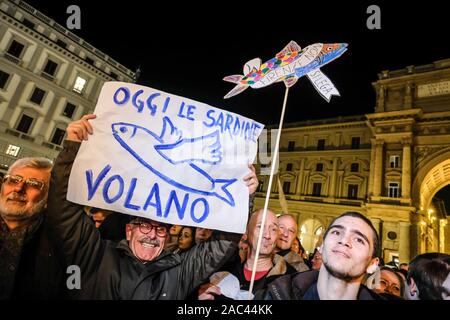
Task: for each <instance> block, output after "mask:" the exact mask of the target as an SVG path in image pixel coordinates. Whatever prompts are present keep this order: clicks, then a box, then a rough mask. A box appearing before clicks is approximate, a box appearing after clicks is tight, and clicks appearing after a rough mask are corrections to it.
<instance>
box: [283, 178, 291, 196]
mask: <svg viewBox="0 0 450 320" xmlns="http://www.w3.org/2000/svg"><path fill="white" fill-rule="evenodd" d="M283 192H284V193H286V194H289V193H290V192H291V183H290V182H289V181H285V182H283Z"/></svg>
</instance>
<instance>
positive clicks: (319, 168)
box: [316, 163, 323, 172]
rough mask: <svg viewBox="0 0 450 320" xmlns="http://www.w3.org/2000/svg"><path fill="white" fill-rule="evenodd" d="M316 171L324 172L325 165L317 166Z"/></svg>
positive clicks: (319, 164)
mask: <svg viewBox="0 0 450 320" xmlns="http://www.w3.org/2000/svg"><path fill="white" fill-rule="evenodd" d="M316 171H318V172H322V171H323V163H318V164H316Z"/></svg>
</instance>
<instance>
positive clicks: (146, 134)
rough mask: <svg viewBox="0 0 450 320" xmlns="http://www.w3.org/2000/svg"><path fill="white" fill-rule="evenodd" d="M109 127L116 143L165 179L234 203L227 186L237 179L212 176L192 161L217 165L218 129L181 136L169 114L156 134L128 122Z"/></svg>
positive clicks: (218, 153)
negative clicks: (202, 133) (190, 135)
mask: <svg viewBox="0 0 450 320" xmlns="http://www.w3.org/2000/svg"><path fill="white" fill-rule="evenodd" d="M111 128H112V133H113V136H114V138H115V139H116V140H117V141H118V142H119V144H120V145H121V146H122V147H123V148H124V149H125V150H127V151H128V152H129V153H130V154H131V155H132V156H133V157H134V158H136V159H137V160H138V161H139V162H140V163H141V164H142V165H143V166H144V167H145V168H147V169H149V170H150V171H151V172H152V173H154V174H155V175H157V176H158V177H160V178H161V179H162V180H164V181H165V182H167V183H169V184H171V185H173V186H174V187H176V188H179V189H181V190H184V191H187V192H194V193H197V194H200V195H203V196H215V197H217V198H219V199H221V200H222V201H225V202H226V203H228V204H229V205H230V206H232V207H234V205H235V201H234V199H233V196H232V195H231V193H230V192H229V191H228V190H227V188H228V187H229V186H230V185H231V184H233V183H234V182H235V181H237V179H214V178H213V177H211V176H210V175H209V174H208V173H207V172H206V171H205V170H203V169H201V168H199V167H198V166H197V165H196V164H195V163H203V164H208V165H216V164H219V163H220V162H221V161H222V151H221V150H222V146H221V144H220V140H219V137H220V136H219V130H217V131H214V132H212V133H210V134H208V135H205V136H201V137H197V138H188V139H186V138H182V132H181V131H180V130H178V129H177V128H176V127H175V126H174V125H173V124H172V122H171V121H170V119H169V118H168V117H164V118H163V128H162V132H161V134H160V135H159V136H158V135H156V134H155V133H154V132H152V131H150V130H149V129H147V128H144V127H141V126H138V125H135V124H131V123H124V122H118V123H113V124H112V125H111Z"/></svg>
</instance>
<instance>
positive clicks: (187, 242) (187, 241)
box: [178, 226, 195, 250]
mask: <svg viewBox="0 0 450 320" xmlns="http://www.w3.org/2000/svg"><path fill="white" fill-rule="evenodd" d="M194 244H195V242H194V230H193V228H191V227H186V226H184V227H182V228H181V231H180V234H179V235H178V248H179V249H181V250H188V249H190V248H191V247H192V246H193V245H194Z"/></svg>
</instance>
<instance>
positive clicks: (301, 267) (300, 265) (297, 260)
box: [277, 249, 309, 272]
mask: <svg viewBox="0 0 450 320" xmlns="http://www.w3.org/2000/svg"><path fill="white" fill-rule="evenodd" d="M277 254H278V255H280V256H282V257H283V258H284V260H286V262H287V263H289V264H290V265H291V266H292V267H294V269H295V270H297V272H303V271H308V270H309V267H308V265H307V264H306V263H305V260H303V258H302V256H301V255H299V254H297V253H295V252H293V251H291V249H286V250H281V251H278V252H277Z"/></svg>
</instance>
